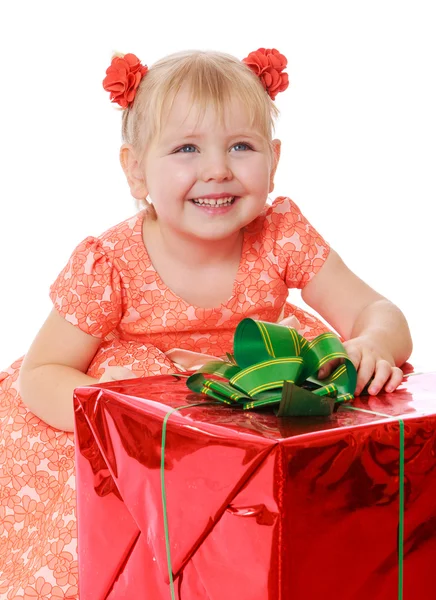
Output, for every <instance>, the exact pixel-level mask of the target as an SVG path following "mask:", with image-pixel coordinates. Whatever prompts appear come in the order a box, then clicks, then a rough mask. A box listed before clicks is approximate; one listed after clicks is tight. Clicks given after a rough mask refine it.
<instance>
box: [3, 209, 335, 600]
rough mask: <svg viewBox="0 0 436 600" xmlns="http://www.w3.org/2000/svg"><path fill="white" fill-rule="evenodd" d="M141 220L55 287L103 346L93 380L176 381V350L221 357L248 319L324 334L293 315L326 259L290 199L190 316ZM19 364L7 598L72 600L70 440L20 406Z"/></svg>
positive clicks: (98, 244)
mask: <svg viewBox="0 0 436 600" xmlns="http://www.w3.org/2000/svg"><path fill="white" fill-rule="evenodd" d="M144 217H145V213H144V212H140V213H138V214H137V215H135V216H134V217H132V218H130V219H128V220H126V221H124V222H122V223H120V224H119V225H117V226H115V227H113V228H111V229H109V230H108V231H106V232H105V233H104V234H102V235H101V236H100V237H98V238H93V237H90V238H87V239H85V240H84V241H83V242H82V243H81V244H79V246H78V247H77V248H76V250H75V251H74V252H73V254H72V256H71V258H70V260H69V261H68V263H67V265H66V267H65V268H64V269H63V270H62V272H61V273H60V275H59V276H58V278H57V279H56V281H55V283H54V284H53V285H52V287H51V291H50V296H51V299H52V301H53V304H54V306H55V308H56V309H57V310H58V312H59V313H60V314H61V315H62V316H63V317H64V318H65V319H66V320H67V321H69V322H70V323H72V324H73V325H75V326H77V327H80V329H82V330H83V331H85V332H86V333H88V334H91V335H93V336H96V337H98V338H101V344H100V346H99V348H98V350H97V352H96V354H95V356H94V358H93V360H92V362H91V364H90V366H89V370H88V374H89V375H91V376H93V377H97V378H98V377H100V376H101V375H102V373H103V372H104V370H105V368H106V367H108V366H115V365H116V366H118V365H121V366H124V367H128V368H131V369H132V371H133V372H134V373H135V374H137V375H138V376H150V375H157V374H167V373H171V372H175V371H176V366H175V364H174V363H173V362H172V361H171V360H170V358H169V356H167V353H168V354H169V355H171V350H173V349H174V348H181V349H183V350H189V351H192V352H199V353H203V354H208V355H212V356H220V357H221V356H225V354H226V353H227V352H231V351H232V340H233V334H234V331H235V328H236V326H237V324H238V323H239V321H240V320H241V319H243V318H245V317H251V318H253V319H259V320H262V321H269V322H274V323H276V322H278V321H280V320H281V319H283V318H284V317H288V316H291V315H295V316H296V317H297V318H298V320H299V322H300V324H301V333H302V334H303V335H305V336H306V337H308V338H312V337H315V336H317V335H319V334H320V333H323V332H324V331H327V328H326V327H325V325H324V324H323V323H321V322H320V321H319V320H318V319H317V318H316V317H314V316H313V315H310V314H309V313H307V312H305V311H303V310H302V309H300V308H297V307H295V306H292V305H291V304H289V303H287V297H288V289H289V288H300V289H301V288H303V287H304V286H305V285H306V283H307V282H308V281H310V279H311V278H312V277H313V275H314V274H315V273H316V272H317V271H318V270H319V269H320V268H321V266H322V265H323V263H324V261H325V259H326V258H327V256H328V253H329V247H328V245H327V244H326V242H325V241H324V240H323V238H322V237H321V236H320V235H319V234H318V233H317V232H316V231H315V229H314V228H313V227H312V226H311V225H310V223H309V222H308V221H307V220H306V219H305V218H304V216H303V215H302V214H301V212H300V210H299V209H298V207H297V206H296V205H295V204H294V203H293V202H292V201H291V200H289V198H283V197H281V198H277V199H276V200H275V201H274V202H273V204H272V206H266V207H265V210H264V212H263V213H262V214H261V215H260V216H259V217H258V218H257V219H255V220H254V221H253V222H252V223H251V224H250V225H248V226H247V227H246V229H245V231H244V241H243V247H242V254H241V262H240V265H239V270H238V273H237V276H236V279H235V282H234V286H233V292H232V296H231V297H230V298H229V300H228V301H227V302H226V303H224V304H221V305H220V306H218V307H216V308H212V309H204V308H199V307H195V306H192V305H189V304H188V303H187V302H185V301H184V300H182V299H181V298H179V297H178V296H176V295H175V294H174V293H173V292H172V291H171V290H170V289H168V287H167V286H166V285H165V284H164V283H163V281H162V280H161V279H160V277H159V275H158V273H157V272H156V271H155V269H154V268H153V265H152V264H151V261H150V259H149V257H148V254H147V251H146V248H145V246H144V243H143V239H142V224H143V220H144ZM198 284H199V285H200V284H201V282H198ZM20 364H21V360H19V361H17V362H16V363H14V364H13V365H12V366H11V367H10V368H9V369H7V370H6V371H5V372H3V373H0V598H4V599H5V600H6V599H7V600H46V599H47V600H49V599H52V600H53V599H54V600H58V599H61V598H62V599H66V598H69V599H76V598H77V597H78V595H77V594H78V592H77V585H78V582H77V551H76V544H77V535H76V526H75V515H74V511H75V484H74V444H73V434H70V433H65V432H61V431H58V430H55V429H53V428H52V427H50V426H48V425H47V424H46V423H44V422H43V421H41V420H40V419H39V418H38V417H36V416H34V415H33V414H32V413H31V412H30V411H29V410H28V409H27V408H26V407H25V406H24V404H23V403H22V401H21V399H20V396H19V393H18V388H17V379H18V374H19V368H20Z"/></svg>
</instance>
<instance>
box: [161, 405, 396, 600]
mask: <svg viewBox="0 0 436 600" xmlns="http://www.w3.org/2000/svg"><path fill="white" fill-rule="evenodd" d="M211 404H214V403H212V402H210V403H209V402H198V403H195V404H186V405H184V406H179V407H178V408H173V409H171V410H170V411H168V412H167V414H166V415H165V418H164V421H163V425H162V446H161V466H160V478H161V491H162V511H163V523H164V533H165V547H166V553H167V566H168V578H169V585H170V594H171V600H175V598H176V596H175V590H174V578H173V568H172V563H171V547H170V537H169V528H168V510H167V500H166V491H165V446H166V434H167V423H168V419H169V418H170V416H171V415H172V414H173V413H175V412H176V411H179V410H182V409H184V408H192V407H193V406H210V405H211ZM344 408H345V409H346V410H355V411H359V412H364V413H369V414H371V415H376V416H380V417H386V418H392V416H391V415H386V414H384V413H379V412H376V411H373V410H366V409H364V408H357V407H355V406H345V407H344ZM398 423H399V433H400V440H399V468H398V495H399V498H398V503H399V515H398V600H403V563H404V421H403V420H402V419H398Z"/></svg>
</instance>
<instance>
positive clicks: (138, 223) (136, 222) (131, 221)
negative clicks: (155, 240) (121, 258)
mask: <svg viewBox="0 0 436 600" xmlns="http://www.w3.org/2000/svg"><path fill="white" fill-rule="evenodd" d="M144 215H145V211H140V212H138V213H136V214H135V215H133V216H131V217H128V218H127V219H125V220H124V221H121V223H117V225H113V226H112V227H110V228H109V229H107V230H106V231H104V232H103V233H101V234H100V235H99V236H97V237H95V238H90V239H94V240H95V241H96V242H97V243H98V244H99V245H100V246H101V247H102V248H104V249H106V250H109V251H110V250H112V249H113V248H115V247H116V246H119V245H120V244H122V245H123V246H124V247H125V246H126V245H128V244H129V243H130V242H131V243H136V242H137V241H138V238H139V239H140V240H141V241H142V224H143V221H144Z"/></svg>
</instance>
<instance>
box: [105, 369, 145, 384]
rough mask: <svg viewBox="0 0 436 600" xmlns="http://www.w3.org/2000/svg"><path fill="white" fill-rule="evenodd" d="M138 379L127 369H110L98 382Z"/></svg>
mask: <svg viewBox="0 0 436 600" xmlns="http://www.w3.org/2000/svg"><path fill="white" fill-rule="evenodd" d="M137 377H138V376H137V375H135V373H132V371H131V370H130V369H126V367H108V368H107V369H106V370H105V372H104V373H103V375H102V376H101V377H100V379H99V380H98V383H105V382H107V381H121V380H122V379H136V378H137Z"/></svg>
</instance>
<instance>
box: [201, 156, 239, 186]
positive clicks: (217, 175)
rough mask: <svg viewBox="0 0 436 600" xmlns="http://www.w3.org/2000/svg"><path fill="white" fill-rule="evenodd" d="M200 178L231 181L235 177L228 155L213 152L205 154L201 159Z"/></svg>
mask: <svg viewBox="0 0 436 600" xmlns="http://www.w3.org/2000/svg"><path fill="white" fill-rule="evenodd" d="M200 178H201V179H202V180H203V181H229V180H230V179H232V178H233V173H232V170H231V168H230V165H229V162H228V157H227V156H223V155H216V154H213V155H212V154H211V155H210V156H207V155H204V156H203V159H202V161H201V173H200Z"/></svg>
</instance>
